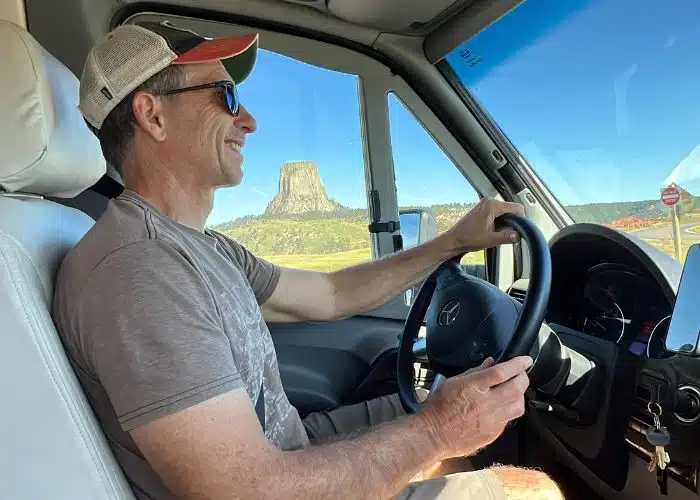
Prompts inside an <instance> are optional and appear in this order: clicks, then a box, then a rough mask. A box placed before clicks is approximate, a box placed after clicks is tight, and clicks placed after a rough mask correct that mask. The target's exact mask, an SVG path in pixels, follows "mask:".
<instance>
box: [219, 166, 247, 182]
mask: <svg viewBox="0 0 700 500" xmlns="http://www.w3.org/2000/svg"><path fill="white" fill-rule="evenodd" d="M223 174H224V175H223V176H222V177H223V179H222V182H221V184H220V186H221V187H235V186H238V185H240V184H241V183H242V182H243V168H242V167H240V166H236V167H234V168H230V169H227V170H225V171H224V172H223Z"/></svg>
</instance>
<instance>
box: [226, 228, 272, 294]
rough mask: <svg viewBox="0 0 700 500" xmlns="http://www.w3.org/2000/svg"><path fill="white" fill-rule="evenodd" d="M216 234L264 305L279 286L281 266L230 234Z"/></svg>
mask: <svg viewBox="0 0 700 500" xmlns="http://www.w3.org/2000/svg"><path fill="white" fill-rule="evenodd" d="M215 234H216V236H217V238H218V239H219V241H221V242H223V243H224V244H225V245H226V248H227V249H228V250H229V252H230V254H231V256H232V258H233V259H234V260H235V262H236V263H237V264H238V266H239V267H240V268H241V269H242V270H243V272H244V273H245V275H246V278H248V282H249V283H250V286H251V288H252V289H253V293H254V294H255V298H256V300H257V301H258V304H259V305H263V304H264V303H265V302H267V299H269V298H270V296H271V295H272V293H273V292H274V291H275V287H277V283H278V282H279V278H280V268H279V266H277V265H276V264H273V263H272V262H270V261H268V260H265V259H263V258H261V257H258V256H256V255H255V254H253V252H251V251H250V250H248V249H247V248H246V247H245V246H243V245H241V244H240V243H238V242H237V241H235V240H233V239H231V238H229V237H228V236H226V235H224V234H221V233H215Z"/></svg>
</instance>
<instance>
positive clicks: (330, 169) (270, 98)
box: [209, 0, 700, 224]
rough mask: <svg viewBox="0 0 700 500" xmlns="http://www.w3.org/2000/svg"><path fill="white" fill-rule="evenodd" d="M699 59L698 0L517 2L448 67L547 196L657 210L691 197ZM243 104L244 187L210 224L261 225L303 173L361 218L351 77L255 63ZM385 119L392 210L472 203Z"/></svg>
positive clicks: (699, 136) (397, 107)
mask: <svg viewBox="0 0 700 500" xmlns="http://www.w3.org/2000/svg"><path fill="white" fill-rule="evenodd" d="M465 48H467V49H469V51H470V57H472V59H469V57H467V58H463V57H462V55H461V53H462V52H463V49H465ZM698 53H700V3H699V2H697V1H695V0H668V1H666V2H663V3H661V2H651V1H649V0H646V1H641V2H639V1H632V0H585V1H584V0H566V1H565V2H563V1H561V0H528V1H527V2H525V3H524V4H522V5H521V6H520V7H518V8H517V9H516V10H514V11H513V12H512V13H511V14H509V15H508V16H506V17H505V18H504V19H502V20H500V21H499V22H498V23H496V24H494V25H493V26H491V27H490V28H489V29H487V30H485V31H483V32H482V33H480V34H479V35H477V36H476V37H474V38H473V39H472V40H470V41H468V42H467V43H466V44H465V45H464V46H463V47H460V48H458V49H456V50H455V51H453V53H452V54H450V56H448V58H447V60H448V62H449V63H450V64H451V65H452V66H453V68H454V70H455V71H456V73H457V74H458V75H459V76H460V78H462V80H463V81H464V82H465V84H466V85H467V86H468V87H469V89H470V90H471V91H472V93H473V94H474V95H475V97H476V98H477V99H478V100H479V101H480V102H481V104H482V105H483V106H484V107H485V108H486V109H487V110H488V111H489V112H490V113H491V115H492V116H493V118H494V119H495V120H496V121H497V122H498V123H499V125H500V126H501V128H502V129H503V130H504V132H505V133H506V134H507V135H508V137H509V138H510V139H511V141H513V143H514V144H515V145H516V147H518V148H519V150H520V152H521V153H522V154H523V156H524V157H525V158H526V159H527V160H528V161H529V162H530V163H531V164H532V165H533V167H534V168H535V171H536V172H538V173H539V174H540V175H541V177H542V178H543V180H544V181H545V183H546V184H547V185H548V186H549V187H550V188H551V189H552V191H553V192H554V193H555V195H557V196H558V197H559V199H560V200H561V201H562V202H563V203H565V204H578V203H589V202H600V201H605V202H614V201H623V200H625V201H626V200H640V199H657V198H658V196H659V193H660V189H661V187H662V185H663V184H664V182H666V181H667V180H668V179H669V177H670V176H672V174H673V178H674V179H675V180H676V181H677V182H679V183H680V184H681V185H682V186H683V187H685V188H686V189H688V190H690V191H691V192H693V194H699V193H700V148H698V149H697V150H696V149H695V148H696V147H698V145H700V71H699V70H698ZM473 58H476V59H473ZM475 61H477V63H476V64H474V65H472V64H473V63H474V62H475ZM240 93H241V97H242V99H243V102H244V104H245V105H246V106H247V107H248V108H249V109H250V110H251V112H252V113H253V114H254V115H255V116H256V118H257V121H258V131H257V132H256V133H255V134H252V135H250V136H249V138H248V142H247V145H246V148H245V151H244V154H245V157H246V162H245V167H244V168H245V174H244V181H243V184H242V185H241V186H239V187H236V188H229V189H222V190H220V191H219V192H218V193H217V196H216V201H215V206H214V212H213V213H212V215H211V217H210V219H209V223H210V224H216V223H219V222H223V221H226V220H231V219H233V218H235V217H238V216H241V215H245V214H258V213H261V212H262V211H263V210H264V209H265V207H266V205H267V203H268V202H269V201H270V200H271V199H272V197H273V196H274V195H275V194H276V193H277V189H278V181H279V169H280V166H281V164H282V163H283V162H285V161H292V160H312V161H314V162H315V163H316V164H317V166H318V168H319V173H320V175H321V178H322V180H323V183H324V185H325V187H326V190H327V191H328V193H329V194H330V196H331V197H332V198H334V199H335V200H337V201H339V202H340V203H342V204H344V205H346V206H351V207H364V206H366V196H365V187H364V170H363V169H364V163H363V158H362V143H361V137H360V124H359V105H358V100H357V79H356V77H355V76H353V75H347V74H342V73H336V72H332V71H329V70H325V69H321V68H317V67H313V66H310V65H307V64H304V63H301V62H299V61H296V60H293V59H289V58H286V57H284V56H281V55H278V54H274V53H270V52H265V51H261V53H260V56H259V60H258V64H257V66H256V69H255V71H254V72H253V74H252V75H251V77H250V78H249V79H248V80H247V81H246V82H245V83H244V84H242V85H241V87H240ZM389 111H390V117H391V127H392V129H391V132H392V147H393V149H394V163H395V168H396V176H397V184H398V195H399V203H400V204H402V205H408V204H424V205H430V204H433V203H452V202H472V201H474V200H475V199H476V197H475V193H474V191H473V190H472V188H471V187H470V186H469V184H467V183H466V182H465V181H464V180H463V179H462V178H461V175H460V174H459V173H458V172H457V171H456V169H455V168H454V167H453V166H452V164H451V162H450V161H449V160H448V159H447V158H446V157H445V155H444V154H443V153H442V151H441V150H440V149H439V148H437V147H436V146H435V144H434V143H433V141H432V139H431V138H430V137H429V136H428V135H427V133H426V132H425V131H424V130H423V128H422V127H421V126H420V125H419V124H418V123H417V122H416V121H415V119H414V118H413V117H412V116H411V115H410V114H409V113H408V112H407V110H406V109H405V108H404V107H403V106H402V104H401V103H400V102H399V101H398V100H397V99H395V98H393V96H390V99H389ZM679 164H680V167H679ZM677 167H678V168H677ZM674 169H675V172H674Z"/></svg>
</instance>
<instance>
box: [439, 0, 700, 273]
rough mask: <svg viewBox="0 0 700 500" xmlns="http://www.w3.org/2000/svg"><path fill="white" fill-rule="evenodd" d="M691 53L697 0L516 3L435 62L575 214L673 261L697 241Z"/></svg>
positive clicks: (699, 29)
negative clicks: (632, 237) (445, 65)
mask: <svg viewBox="0 0 700 500" xmlns="http://www.w3.org/2000/svg"><path fill="white" fill-rule="evenodd" d="M698 54H700V2H696V1H691V0H668V1H666V2H638V1H637V0H589V1H581V0H567V1H561V0H527V1H526V2H524V3H522V4H520V6H518V7H517V8H515V9H514V10H513V11H511V12H510V13H509V14H508V15H506V16H505V17H503V18H502V19H500V20H499V21H498V22H496V23H494V24H493V25H491V26H490V27H489V28H487V29H485V30H484V31H482V32H480V33H479V34H478V35H476V36H475V37H473V38H471V39H470V40H468V41H467V42H465V43H464V44H462V45H461V46H459V47H458V48H456V49H455V50H453V51H452V52H451V53H450V54H449V55H448V56H447V57H446V62H447V63H448V64H449V65H450V67H451V68H452V71H453V72H454V73H455V74H456V75H457V78H458V79H459V81H460V82H461V83H462V85H463V86H464V87H465V89H466V90H467V91H468V92H469V93H471V95H472V96H473V97H474V99H475V100H476V101H477V102H478V103H479V104H480V106H482V107H483V109H484V110H485V111H486V113H487V114H488V115H489V116H490V117H491V118H492V119H493V121H494V122H495V123H496V124H497V126H498V127H499V128H500V129H501V130H502V131H503V133H504V134H505V135H506V136H507V137H508V139H509V140H510V141H511V142H512V143H513V145H514V147H515V148H516V149H517V150H518V152H519V153H520V155H522V157H523V158H524V159H525V161H527V163H528V164H529V166H530V167H531V168H532V169H533V170H534V171H535V172H536V173H537V174H538V175H539V177H540V179H541V180H542V181H543V182H544V183H545V184H546V185H547V187H548V188H549V189H550V190H551V191H552V193H553V194H554V195H555V196H556V197H557V198H558V199H559V201H560V202H561V203H562V204H563V205H564V206H565V208H566V210H567V211H568V212H569V214H570V215H571V217H572V218H573V219H574V220H575V221H576V222H595V223H603V224H607V225H609V226H612V227H615V228H618V229H621V230H624V231H628V232H633V233H635V234H636V235H637V236H639V237H640V238H642V239H643V240H645V241H647V242H649V243H650V244H652V245H654V246H656V247H658V248H661V249H663V250H664V251H666V252H668V253H669V254H670V255H673V256H674V257H676V258H678V259H679V260H683V259H684V257H685V254H686V252H687V249H688V247H689V246H690V244H692V243H694V242H697V241H699V240H700V213H698V210H697V208H696V206H697V205H696V200H695V197H694V196H693V195H694V194H697V193H698V192H700V71H699V70H698V66H697V63H698V60H699V58H698ZM674 222H675V225H674ZM674 227H675V236H676V238H675V239H674ZM674 241H677V242H678V245H679V246H678V247H675V246H674Z"/></svg>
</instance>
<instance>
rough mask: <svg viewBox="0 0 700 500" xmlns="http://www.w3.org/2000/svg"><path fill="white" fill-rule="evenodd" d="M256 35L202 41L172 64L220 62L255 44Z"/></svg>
mask: <svg viewBox="0 0 700 500" xmlns="http://www.w3.org/2000/svg"><path fill="white" fill-rule="evenodd" d="M257 41H258V34H257V33H255V34H252V35H242V36H231V37H227V38H215V39H213V40H203V41H202V42H200V43H198V44H197V45H195V46H194V47H192V48H191V49H190V50H188V51H187V52H184V53H183V54H181V55H180V56H179V57H178V58H177V59H175V60H174V61H173V64H191V63H203V62H212V61H220V60H222V59H228V58H229V57H235V56H237V55H239V54H242V53H243V52H245V51H246V50H248V49H249V48H250V47H252V46H253V45H255V44H257Z"/></svg>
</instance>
